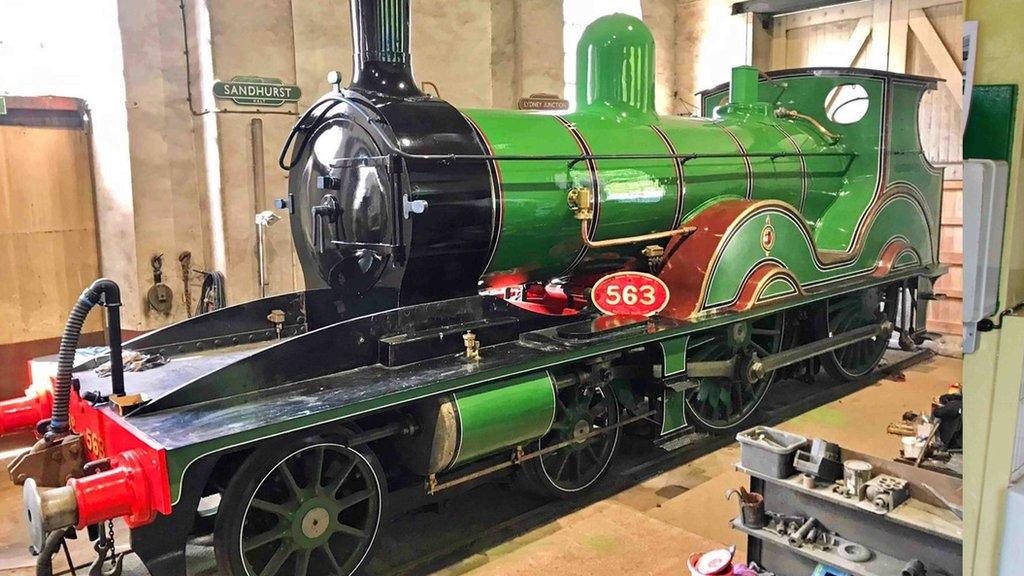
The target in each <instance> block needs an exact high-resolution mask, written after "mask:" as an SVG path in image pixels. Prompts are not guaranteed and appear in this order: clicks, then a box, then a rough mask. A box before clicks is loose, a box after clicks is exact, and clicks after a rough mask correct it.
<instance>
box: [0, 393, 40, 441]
mask: <svg viewBox="0 0 1024 576" xmlns="http://www.w3.org/2000/svg"><path fill="white" fill-rule="evenodd" d="M52 406H53V393H52V392H51V391H50V390H47V389H45V388H36V387H31V388H29V389H28V390H26V391H25V395H24V396H22V397H20V398H14V399H11V400H5V401H3V402H0V436H3V435H6V434H10V433H12V432H19V431H22V430H34V429H35V427H36V424H38V423H39V421H40V420H44V419H46V418H49V417H50V409H51V407H52Z"/></svg>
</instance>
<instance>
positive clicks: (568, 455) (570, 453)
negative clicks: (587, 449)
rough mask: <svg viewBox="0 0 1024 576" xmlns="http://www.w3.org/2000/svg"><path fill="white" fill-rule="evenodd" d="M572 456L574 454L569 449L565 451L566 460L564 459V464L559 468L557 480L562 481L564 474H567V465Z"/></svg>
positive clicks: (556, 475)
mask: <svg viewBox="0 0 1024 576" xmlns="http://www.w3.org/2000/svg"><path fill="white" fill-rule="evenodd" d="M570 456H572V452H571V451H570V450H568V449H567V450H566V451H565V458H562V463H561V464H560V465H559V466H558V471H557V472H555V480H561V479H562V473H564V472H565V465H566V464H568V463H569V457H570Z"/></svg>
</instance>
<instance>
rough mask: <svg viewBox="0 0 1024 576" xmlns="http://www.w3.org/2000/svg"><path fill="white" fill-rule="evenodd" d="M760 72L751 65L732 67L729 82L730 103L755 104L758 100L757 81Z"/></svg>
mask: <svg viewBox="0 0 1024 576" xmlns="http://www.w3.org/2000/svg"><path fill="white" fill-rule="evenodd" d="M760 74H761V72H760V70H758V69H757V68H754V67H753V66H736V67H735V68H733V69H732V82H730V83H729V103H730V104H755V103H757V102H759V95H758V87H757V83H758V80H759V76H760Z"/></svg>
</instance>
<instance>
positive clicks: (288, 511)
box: [252, 498, 295, 518]
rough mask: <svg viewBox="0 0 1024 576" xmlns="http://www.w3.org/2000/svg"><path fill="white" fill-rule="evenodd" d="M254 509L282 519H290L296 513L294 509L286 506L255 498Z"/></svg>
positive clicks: (253, 501)
mask: <svg viewBox="0 0 1024 576" xmlns="http://www.w3.org/2000/svg"><path fill="white" fill-rule="evenodd" d="M252 507H253V508H256V509H257V510H263V511H264V512H270V513H271V514H277V515H278V516H280V517H282V518H290V517H291V515H292V514H293V513H294V512H295V510H294V509H292V508H289V507H287V506H286V505H284V504H276V503H274V502H268V501H267V500H261V499H259V498H253V500H252Z"/></svg>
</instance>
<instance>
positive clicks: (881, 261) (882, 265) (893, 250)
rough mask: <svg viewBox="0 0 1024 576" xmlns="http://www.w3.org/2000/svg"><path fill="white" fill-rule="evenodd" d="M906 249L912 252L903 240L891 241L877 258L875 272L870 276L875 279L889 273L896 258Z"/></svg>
mask: <svg viewBox="0 0 1024 576" xmlns="http://www.w3.org/2000/svg"><path fill="white" fill-rule="evenodd" d="M907 249H911V250H912V249H913V248H912V247H911V246H910V244H907V243H906V242H904V241H903V240H899V239H896V240H891V241H890V242H889V244H888V245H887V246H886V247H885V248H884V249H883V250H882V255H881V256H880V257H879V258H878V264H877V265H876V266H875V270H874V271H873V272H872V273H871V275H872V276H875V277H881V276H885V275H887V274H888V273H889V271H890V270H892V265H893V263H894V262H895V261H896V258H897V257H898V256H899V255H900V254H901V253H902V252H903V251H904V250H907Z"/></svg>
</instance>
